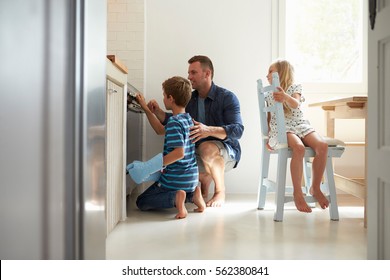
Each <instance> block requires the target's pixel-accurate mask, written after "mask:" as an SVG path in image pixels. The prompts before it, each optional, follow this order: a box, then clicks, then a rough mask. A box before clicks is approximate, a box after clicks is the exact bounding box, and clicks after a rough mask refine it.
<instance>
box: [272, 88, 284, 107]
mask: <svg viewBox="0 0 390 280" xmlns="http://www.w3.org/2000/svg"><path fill="white" fill-rule="evenodd" d="M277 89H278V90H279V91H276V92H274V93H273V96H274V99H275V101H276V102H281V103H282V102H285V101H286V99H287V94H286V93H285V92H284V90H283V89H282V88H281V87H277Z"/></svg>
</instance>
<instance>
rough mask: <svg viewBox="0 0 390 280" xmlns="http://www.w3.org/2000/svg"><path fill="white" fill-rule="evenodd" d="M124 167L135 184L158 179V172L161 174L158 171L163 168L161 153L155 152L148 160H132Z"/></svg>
mask: <svg viewBox="0 0 390 280" xmlns="http://www.w3.org/2000/svg"><path fill="white" fill-rule="evenodd" d="M126 169H127V171H128V172H129V174H130V176H131V178H132V179H133V180H134V182H136V183H137V184H140V183H142V182H145V181H150V180H156V179H157V180H158V178H157V177H159V176H158V174H161V172H160V171H161V170H162V169H163V155H162V153H160V154H157V155H156V156H154V157H153V158H151V159H150V160H148V161H134V162H132V163H130V164H129V165H127V167H126ZM155 173H156V174H155Z"/></svg>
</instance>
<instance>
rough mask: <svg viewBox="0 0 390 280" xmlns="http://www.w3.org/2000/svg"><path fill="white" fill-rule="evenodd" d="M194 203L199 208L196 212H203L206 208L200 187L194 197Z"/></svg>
mask: <svg viewBox="0 0 390 280" xmlns="http://www.w3.org/2000/svg"><path fill="white" fill-rule="evenodd" d="M193 201H194V204H195V205H196V206H198V208H196V209H194V211H195V212H203V211H204V209H205V208H206V203H205V202H204V199H203V197H202V192H201V190H200V187H196V189H195V192H194V196H193Z"/></svg>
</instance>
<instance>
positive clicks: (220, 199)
mask: <svg viewBox="0 0 390 280" xmlns="http://www.w3.org/2000/svg"><path fill="white" fill-rule="evenodd" d="M224 203H225V193H224V192H216V193H214V195H213V197H212V198H211V199H210V200H209V201H208V202H207V203H206V205H207V207H221V206H222V205H223V204H224Z"/></svg>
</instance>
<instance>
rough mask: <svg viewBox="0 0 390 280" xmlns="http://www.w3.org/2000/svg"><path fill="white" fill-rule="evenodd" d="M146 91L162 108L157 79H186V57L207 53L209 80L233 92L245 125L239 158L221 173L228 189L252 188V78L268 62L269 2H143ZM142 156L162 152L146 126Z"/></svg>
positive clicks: (255, 126) (255, 155) (255, 169)
mask: <svg viewBox="0 0 390 280" xmlns="http://www.w3.org/2000/svg"><path fill="white" fill-rule="evenodd" d="M145 12H146V27H145V32H146V37H145V63H146V64H145V65H146V68H145V94H146V96H147V99H151V98H154V99H156V100H157V101H158V102H159V103H160V105H161V106H163V105H162V104H163V103H162V101H161V100H162V91H161V83H162V82H163V81H164V80H165V79H167V78H169V77H171V76H173V75H181V76H184V77H187V69H188V63H187V61H188V59H189V58H191V57H192V56H193V55H197V54H204V55H207V56H209V57H210V58H211V59H212V61H213V64H214V68H215V76H214V82H215V83H216V84H218V85H220V86H223V87H225V88H228V89H230V90H231V91H233V92H234V93H235V94H236V95H237V97H238V99H239V100H240V103H241V113H242V118H243V122H244V126H245V131H244V135H243V137H242V139H241V146H242V159H241V161H240V163H239V165H238V167H237V168H236V169H234V170H233V171H230V172H228V173H227V174H226V187H227V192H231V193H232V192H256V189H257V184H258V176H259V168H260V139H259V133H258V131H259V120H258V118H259V117H258V107H257V97H256V80H257V79H258V78H259V77H261V78H264V77H265V75H266V71H267V70H268V65H269V63H270V61H271V41H270V39H271V16H270V12H271V2H270V1H258V0H240V1H226V0H213V1H210V0H198V1H185V0H184V1H183V0H165V1H160V0H146V1H145ZM145 140H146V147H147V152H146V157H147V158H150V157H151V156H153V155H154V154H156V153H158V152H159V151H161V147H162V141H163V138H161V137H157V136H155V134H154V132H153V131H152V130H151V129H150V126H148V125H147V132H146V139H145Z"/></svg>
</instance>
